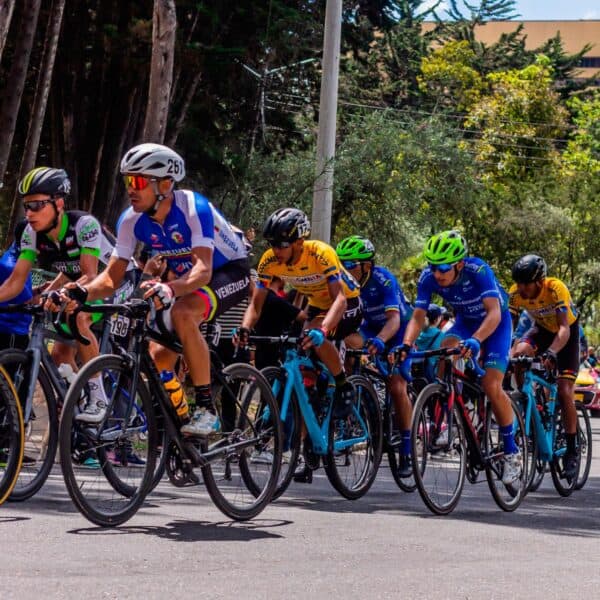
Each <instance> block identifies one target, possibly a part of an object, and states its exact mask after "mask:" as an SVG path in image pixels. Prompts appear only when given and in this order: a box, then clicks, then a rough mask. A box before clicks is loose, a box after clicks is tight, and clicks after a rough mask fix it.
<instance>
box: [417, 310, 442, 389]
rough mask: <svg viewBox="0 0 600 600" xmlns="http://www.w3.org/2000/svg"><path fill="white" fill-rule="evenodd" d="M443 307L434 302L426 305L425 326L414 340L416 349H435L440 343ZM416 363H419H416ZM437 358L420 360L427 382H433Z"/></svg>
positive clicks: (422, 350)
mask: <svg viewBox="0 0 600 600" xmlns="http://www.w3.org/2000/svg"><path fill="white" fill-rule="evenodd" d="M443 311H444V309H443V308H442V307H441V306H439V305H437V304H435V303H433V302H432V303H431V304H430V305H429V306H428V307H427V313H426V315H425V317H426V318H425V327H424V328H423V331H421V333H420V334H419V337H418V338H417V339H416V340H415V346H416V348H417V350H419V351H421V352H424V351H427V350H437V349H438V348H439V347H440V344H441V343H442V339H443V338H444V332H443V331H442V330H441V329H440V328H439V324H440V322H441V320H442V314H443ZM415 363H416V361H415V362H413V371H414V369H415ZM416 364H417V365H418V364H419V363H416ZM437 364H438V358H436V357H432V358H427V359H425V360H423V361H422V366H423V369H422V371H423V373H422V374H423V377H424V379H425V381H426V382H427V383H433V382H434V381H435V378H436V374H437Z"/></svg>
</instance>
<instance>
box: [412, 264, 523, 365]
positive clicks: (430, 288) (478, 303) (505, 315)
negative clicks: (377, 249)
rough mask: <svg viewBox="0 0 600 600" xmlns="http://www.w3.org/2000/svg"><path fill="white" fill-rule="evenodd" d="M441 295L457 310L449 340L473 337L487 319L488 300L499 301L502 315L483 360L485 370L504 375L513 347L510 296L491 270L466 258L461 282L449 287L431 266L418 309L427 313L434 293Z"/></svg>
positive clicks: (421, 281) (423, 278)
mask: <svg viewBox="0 0 600 600" xmlns="http://www.w3.org/2000/svg"><path fill="white" fill-rule="evenodd" d="M434 293H435V294H437V295H438V296H441V297H442V298H443V299H444V301H445V302H447V303H448V304H449V305H450V306H452V308H453V309H454V314H455V315H456V322H455V324H454V325H453V326H452V327H451V328H450V329H449V330H448V331H446V337H455V338H458V339H461V340H464V339H467V338H470V337H472V335H473V334H474V333H475V331H477V329H479V326H480V325H481V323H482V322H483V320H484V319H485V317H486V315H487V311H486V309H485V306H484V305H483V300H484V299H485V298H497V299H498V302H499V303H500V310H501V313H502V316H501V320H500V323H499V325H498V327H497V328H496V330H495V331H494V332H493V333H492V334H491V335H490V336H489V337H488V338H487V339H486V340H484V342H483V343H482V346H481V355H480V356H481V360H482V362H483V366H484V368H486V369H488V368H494V369H498V370H499V371H502V372H504V371H505V370H506V367H507V365H508V354H509V351H510V345H511V334H512V322H511V321H512V320H511V317H510V313H509V311H508V295H507V294H506V292H505V291H504V289H503V287H502V286H501V285H500V283H499V282H498V280H497V279H496V276H495V275H494V272H493V271H492V269H491V267H490V266H489V265H488V264H487V263H486V262H484V261H483V260H481V259H480V258H475V257H468V258H465V259H464V268H463V269H462V271H461V272H460V275H459V277H458V280H457V281H456V282H455V283H453V284H452V285H450V286H448V287H442V286H441V285H438V283H437V282H436V281H435V277H434V275H433V273H432V271H431V269H430V268H429V267H426V268H425V269H424V270H423V273H421V277H420V279H419V283H418V286H417V300H416V302H415V307H416V308H422V309H423V310H427V308H428V307H429V304H430V302H431V296H432V294H434Z"/></svg>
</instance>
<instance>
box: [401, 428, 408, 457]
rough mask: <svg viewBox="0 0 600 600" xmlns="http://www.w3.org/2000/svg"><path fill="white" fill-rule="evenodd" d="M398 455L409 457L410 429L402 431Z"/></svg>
mask: <svg viewBox="0 0 600 600" xmlns="http://www.w3.org/2000/svg"><path fill="white" fill-rule="evenodd" d="M400 454H404V456H409V455H410V429H403V430H402V444H401V446H400Z"/></svg>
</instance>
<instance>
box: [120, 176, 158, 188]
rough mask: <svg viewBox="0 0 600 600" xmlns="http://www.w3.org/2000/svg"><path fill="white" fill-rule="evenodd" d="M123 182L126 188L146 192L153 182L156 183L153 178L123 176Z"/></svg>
mask: <svg viewBox="0 0 600 600" xmlns="http://www.w3.org/2000/svg"><path fill="white" fill-rule="evenodd" d="M123 181H124V182H125V187H126V188H129V187H131V188H133V189H134V190H136V191H139V190H145V189H146V188H147V187H148V185H149V184H150V182H151V181H156V179H154V178H152V177H144V176H143V175H123Z"/></svg>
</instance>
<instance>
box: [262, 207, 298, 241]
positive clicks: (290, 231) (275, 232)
mask: <svg viewBox="0 0 600 600" xmlns="http://www.w3.org/2000/svg"><path fill="white" fill-rule="evenodd" d="M309 235H310V221H309V220H308V217H307V216H306V215H305V214H304V213H303V212H302V211H301V210H298V209H297V208H280V209H279V210H276V211H275V212H274V213H273V214H272V215H271V216H270V217H269V218H268V219H267V220H266V222H265V224H264V227H263V237H264V238H265V239H266V240H267V241H269V242H295V241H296V240H299V239H300V238H307V237H308V236H309Z"/></svg>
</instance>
